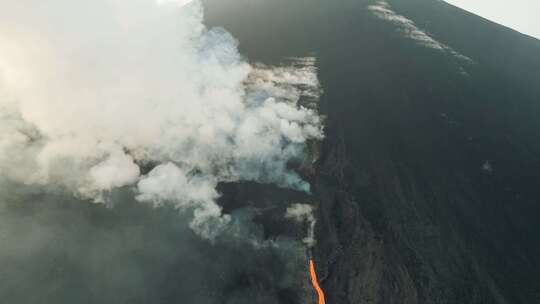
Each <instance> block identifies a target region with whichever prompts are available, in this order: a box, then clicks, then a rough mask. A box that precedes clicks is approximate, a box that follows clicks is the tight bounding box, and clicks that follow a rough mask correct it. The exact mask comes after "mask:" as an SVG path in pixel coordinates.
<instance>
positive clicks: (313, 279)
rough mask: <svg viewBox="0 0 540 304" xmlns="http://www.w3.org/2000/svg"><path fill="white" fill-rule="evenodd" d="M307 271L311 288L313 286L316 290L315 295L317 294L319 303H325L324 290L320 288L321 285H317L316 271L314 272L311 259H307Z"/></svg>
mask: <svg viewBox="0 0 540 304" xmlns="http://www.w3.org/2000/svg"><path fill="white" fill-rule="evenodd" d="M309 273H310V275H311V284H313V288H315V291H317V295H318V296H319V304H325V301H324V291H323V290H322V288H321V286H319V281H318V280H317V273H316V272H315V264H314V263H313V260H312V259H310V260H309Z"/></svg>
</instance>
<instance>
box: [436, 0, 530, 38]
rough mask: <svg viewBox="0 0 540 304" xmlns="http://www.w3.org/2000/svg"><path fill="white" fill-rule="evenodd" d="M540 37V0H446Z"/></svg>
mask: <svg viewBox="0 0 540 304" xmlns="http://www.w3.org/2000/svg"><path fill="white" fill-rule="evenodd" d="M445 1H446V2H448V3H451V4H453V5H455V6H459V7H461V8H463V9H465V10H467V11H470V12H472V13H475V14H477V15H480V16H482V17H484V18H486V19H489V20H492V21H495V22H497V23H500V24H502V25H505V26H507V27H510V28H513V29H515V30H517V31H519V32H522V33H524V34H527V35H530V36H533V37H536V38H538V39H540V0H445Z"/></svg>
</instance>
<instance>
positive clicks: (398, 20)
mask: <svg viewBox="0 0 540 304" xmlns="http://www.w3.org/2000/svg"><path fill="white" fill-rule="evenodd" d="M368 10H369V11H370V12H372V13H373V14H374V15H375V16H376V17H377V18H379V19H382V20H385V21H388V22H390V23H393V24H395V25H396V26H398V29H399V31H400V32H401V33H402V34H403V35H404V36H405V37H407V38H410V39H412V40H414V41H416V42H417V43H418V44H420V45H422V46H425V47H427V48H431V49H435V50H438V51H442V52H447V53H449V54H451V55H452V56H455V57H456V58H459V59H461V60H463V61H465V62H467V63H474V61H473V60H472V59H471V58H469V57H467V56H465V55H463V54H460V53H458V52H457V51H456V50H454V49H453V48H451V47H450V46H448V45H446V44H444V43H442V42H440V41H437V40H436V39H435V38H433V37H432V36H430V34H428V33H426V32H425V31H423V30H422V29H420V28H419V27H418V26H417V25H416V24H415V23H414V21H412V20H410V19H408V18H407V17H405V16H402V15H400V14H398V13H397V12H395V11H394V10H393V9H392V7H391V6H390V4H389V3H388V2H386V1H384V0H379V1H377V2H376V4H373V5H370V6H368Z"/></svg>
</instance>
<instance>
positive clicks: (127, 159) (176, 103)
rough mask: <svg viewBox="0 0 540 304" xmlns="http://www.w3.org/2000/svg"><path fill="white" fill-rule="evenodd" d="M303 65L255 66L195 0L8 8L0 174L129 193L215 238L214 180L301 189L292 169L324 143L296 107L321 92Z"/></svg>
mask: <svg viewBox="0 0 540 304" xmlns="http://www.w3.org/2000/svg"><path fill="white" fill-rule="evenodd" d="M302 65H303V66H302V67H301V68H298V67H268V66H263V65H257V66H252V65H250V64H249V63H247V61H246V60H245V59H244V58H242V56H241V55H240V54H239V53H238V50H237V41H236V40H235V39H234V38H233V37H232V36H231V35H230V34H229V33H227V32H226V31H225V30H223V29H220V28H215V29H207V28H206V27H205V26H204V25H203V9H202V5H201V3H200V2H199V1H157V2H156V1H155V0H131V1H127V0H96V1H85V2H81V1H69V0H55V1H50V2H47V3H43V2H41V1H35V0H27V1H17V2H10V3H2V8H1V10H0V132H1V134H2V137H1V138H0V170H1V172H2V175H3V176H4V177H7V178H9V179H10V180H12V181H16V182H19V183H21V182H22V183H25V184H30V185H47V187H49V188H51V187H52V188H55V189H57V190H58V189H61V190H62V191H68V192H70V193H73V194H75V195H76V196H78V197H81V198H84V199H91V200H93V201H95V202H108V201H111V193H112V191H113V190H115V189H119V188H123V187H133V188H134V189H135V192H136V199H137V200H138V201H141V202H149V203H151V204H154V205H163V204H171V205H172V206H174V207H175V208H178V209H182V210H193V211H194V219H193V220H191V227H192V228H193V229H194V230H195V231H196V232H197V233H198V234H199V235H201V236H203V237H205V238H215V236H216V235H217V234H219V232H220V231H221V230H223V228H224V227H225V226H226V225H227V224H228V223H229V222H230V221H231V219H230V217H229V216H224V215H222V213H221V209H220V207H219V206H218V205H217V204H216V203H215V200H216V199H217V197H218V196H219V193H218V192H217V191H216V186H217V184H218V183H219V182H231V181H242V180H248V181H257V182H262V183H275V184H277V185H279V186H281V187H290V188H294V189H298V190H303V191H309V185H308V184H307V183H306V182H304V181H303V180H302V179H301V178H300V177H299V176H298V175H297V174H296V173H295V172H294V171H293V170H290V169H289V168H288V164H289V163H290V162H291V161H295V160H301V158H302V157H303V155H304V149H305V146H306V142H307V141H308V140H312V139H321V138H322V136H323V133H322V124H321V119H320V117H319V116H318V114H317V113H316V111H315V110H313V109H308V108H305V107H300V106H298V101H299V99H300V98H302V97H306V98H313V97H317V96H318V94H319V92H320V90H319V89H318V87H319V83H318V80H317V77H316V71H315V68H314V61H313V60H310V59H306V60H304V61H303V62H302Z"/></svg>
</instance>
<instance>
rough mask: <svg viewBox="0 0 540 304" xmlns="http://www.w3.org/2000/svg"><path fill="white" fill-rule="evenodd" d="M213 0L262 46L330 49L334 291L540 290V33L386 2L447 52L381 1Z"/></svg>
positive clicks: (328, 143)
mask: <svg viewBox="0 0 540 304" xmlns="http://www.w3.org/2000/svg"><path fill="white" fill-rule="evenodd" d="M207 2H208V3H209V5H208V7H207V16H208V23H209V24H213V25H222V26H224V27H226V28H227V29H228V30H230V31H231V32H232V33H233V35H235V36H236V37H238V38H239V40H240V42H241V48H242V51H243V53H245V54H248V56H249V57H250V59H251V60H260V61H263V62H265V63H278V62H279V61H280V60H282V58H285V57H290V56H306V55H313V56H315V57H317V59H318V66H319V69H320V70H319V72H320V78H321V81H322V84H323V87H324V91H325V95H324V96H323V99H322V101H321V110H322V112H323V113H324V114H325V115H327V117H328V120H327V125H328V127H327V138H326V140H325V143H324V145H323V151H322V157H321V159H320V161H319V163H318V165H317V174H316V177H315V178H314V180H313V186H314V196H315V197H316V199H317V201H318V202H319V203H320V205H319V214H318V215H319V225H318V230H317V233H318V238H319V243H318V246H317V248H316V250H315V253H316V256H317V264H318V267H319V271H320V273H321V274H320V276H321V278H322V285H323V287H324V288H325V289H326V292H327V295H328V303H339V304H347V303H385V304H386V303H539V302H540V281H539V280H537V279H536V274H537V273H538V271H539V270H540V260H539V256H540V238H539V237H538V234H539V233H540V222H539V221H538V220H537V216H538V214H540V206H539V202H538V197H540V187H539V185H540V174H539V172H540V158H539V157H540V154H539V152H540V140H539V138H538V136H537V134H538V130H540V120H539V119H538V117H539V114H540V103H539V102H540V56H539V54H540V41H538V40H536V39H533V38H530V37H527V36H524V35H521V34H519V33H516V32H514V31H511V30H509V29H507V28H504V27H502V26H499V25H496V24H494V23H491V22H489V21H486V20H484V19H482V18H479V17H477V16H474V15H471V14H469V13H466V12H464V11H462V10H459V9H457V8H454V7H452V6H450V5H448V4H446V3H444V2H442V1H435V0H393V1H388V4H389V7H390V8H391V9H392V10H393V11H395V12H396V13H397V14H400V15H403V16H405V17H407V18H409V19H411V20H413V21H414V23H415V24H416V26H417V28H418V29H420V30H422V31H424V32H425V33H428V34H429V35H430V36H431V37H432V38H433V39H434V40H436V41H438V42H440V43H441V45H444V46H446V47H448V49H444V50H438V49H434V48H429V47H426V46H424V45H422V44H419V43H418V42H417V41H414V40H413V39H410V38H408V37H405V36H406V35H405V34H406V31H404V30H403V29H401V30H399V25H397V24H396V23H393V22H389V21H385V20H382V19H381V18H378V17H376V16H375V15H374V14H373V12H370V11H369V10H368V9H367V7H368V6H369V5H374V4H376V2H375V1H349V0H344V1H322V0H319V1H307V0H297V1H285V0H268V1H248V0H225V1H224V0H220V1H219V3H215V2H216V1H211V0H209V1H207ZM450 48H451V49H450ZM458 54H461V55H463V56H466V57H468V58H470V59H471V60H467V59H465V58H464V57H462V56H459V55H458Z"/></svg>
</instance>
